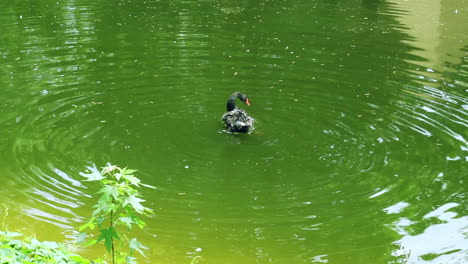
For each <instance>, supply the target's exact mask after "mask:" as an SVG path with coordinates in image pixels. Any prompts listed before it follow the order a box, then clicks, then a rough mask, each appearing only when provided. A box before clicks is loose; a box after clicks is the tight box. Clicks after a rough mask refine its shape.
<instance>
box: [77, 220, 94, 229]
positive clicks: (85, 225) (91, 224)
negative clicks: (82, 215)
mask: <svg viewBox="0 0 468 264" xmlns="http://www.w3.org/2000/svg"><path fill="white" fill-rule="evenodd" d="M95 221H96V218H95V217H91V218H90V219H89V221H88V222H86V224H84V225H81V226H80V227H79V228H78V231H83V230H85V229H86V228H89V229H94V227H95V224H94V222H95Z"/></svg>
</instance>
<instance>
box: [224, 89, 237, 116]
mask: <svg viewBox="0 0 468 264" xmlns="http://www.w3.org/2000/svg"><path fill="white" fill-rule="evenodd" d="M238 96H239V95H238V93H233V94H232V95H231V96H230V97H229V99H228V101H227V105H226V109H227V110H228V112H229V111H232V110H234V109H236V99H237V98H238Z"/></svg>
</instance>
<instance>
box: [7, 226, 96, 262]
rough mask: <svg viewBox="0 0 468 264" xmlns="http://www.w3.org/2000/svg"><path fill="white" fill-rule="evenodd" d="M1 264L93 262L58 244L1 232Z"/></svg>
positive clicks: (14, 233)
mask: <svg viewBox="0 0 468 264" xmlns="http://www.w3.org/2000/svg"><path fill="white" fill-rule="evenodd" d="M0 263H9V264H20V263H23V264H32V263H39V264H42V263H44V264H45V263H47V264H49V263H50V264H61V263H64V264H65V263H67V264H87V263H102V262H93V261H90V260H88V259H85V258H83V257H81V256H79V255H77V254H74V253H71V252H70V251H68V250H67V249H66V248H65V246H64V245H62V244H59V243H57V242H50V241H44V242H40V241H38V240H37V239H35V238H27V237H24V236H23V234H21V233H17V232H8V231H0Z"/></svg>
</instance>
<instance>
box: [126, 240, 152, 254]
mask: <svg viewBox="0 0 468 264" xmlns="http://www.w3.org/2000/svg"><path fill="white" fill-rule="evenodd" d="M128 247H129V248H130V251H131V252H133V251H137V252H138V253H140V254H141V255H142V256H144V257H146V256H145V252H143V250H145V249H148V248H147V247H145V246H143V244H141V243H140V242H139V241H138V240H137V239H136V238H133V239H131V240H130V241H129V242H128Z"/></svg>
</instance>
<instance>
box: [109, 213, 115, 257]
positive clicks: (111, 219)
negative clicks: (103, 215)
mask: <svg viewBox="0 0 468 264" xmlns="http://www.w3.org/2000/svg"><path fill="white" fill-rule="evenodd" d="M113 216H114V211H111V213H110V226H111V228H113V227H114V218H113ZM111 241H112V253H111V254H112V264H115V252H114V237H111Z"/></svg>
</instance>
